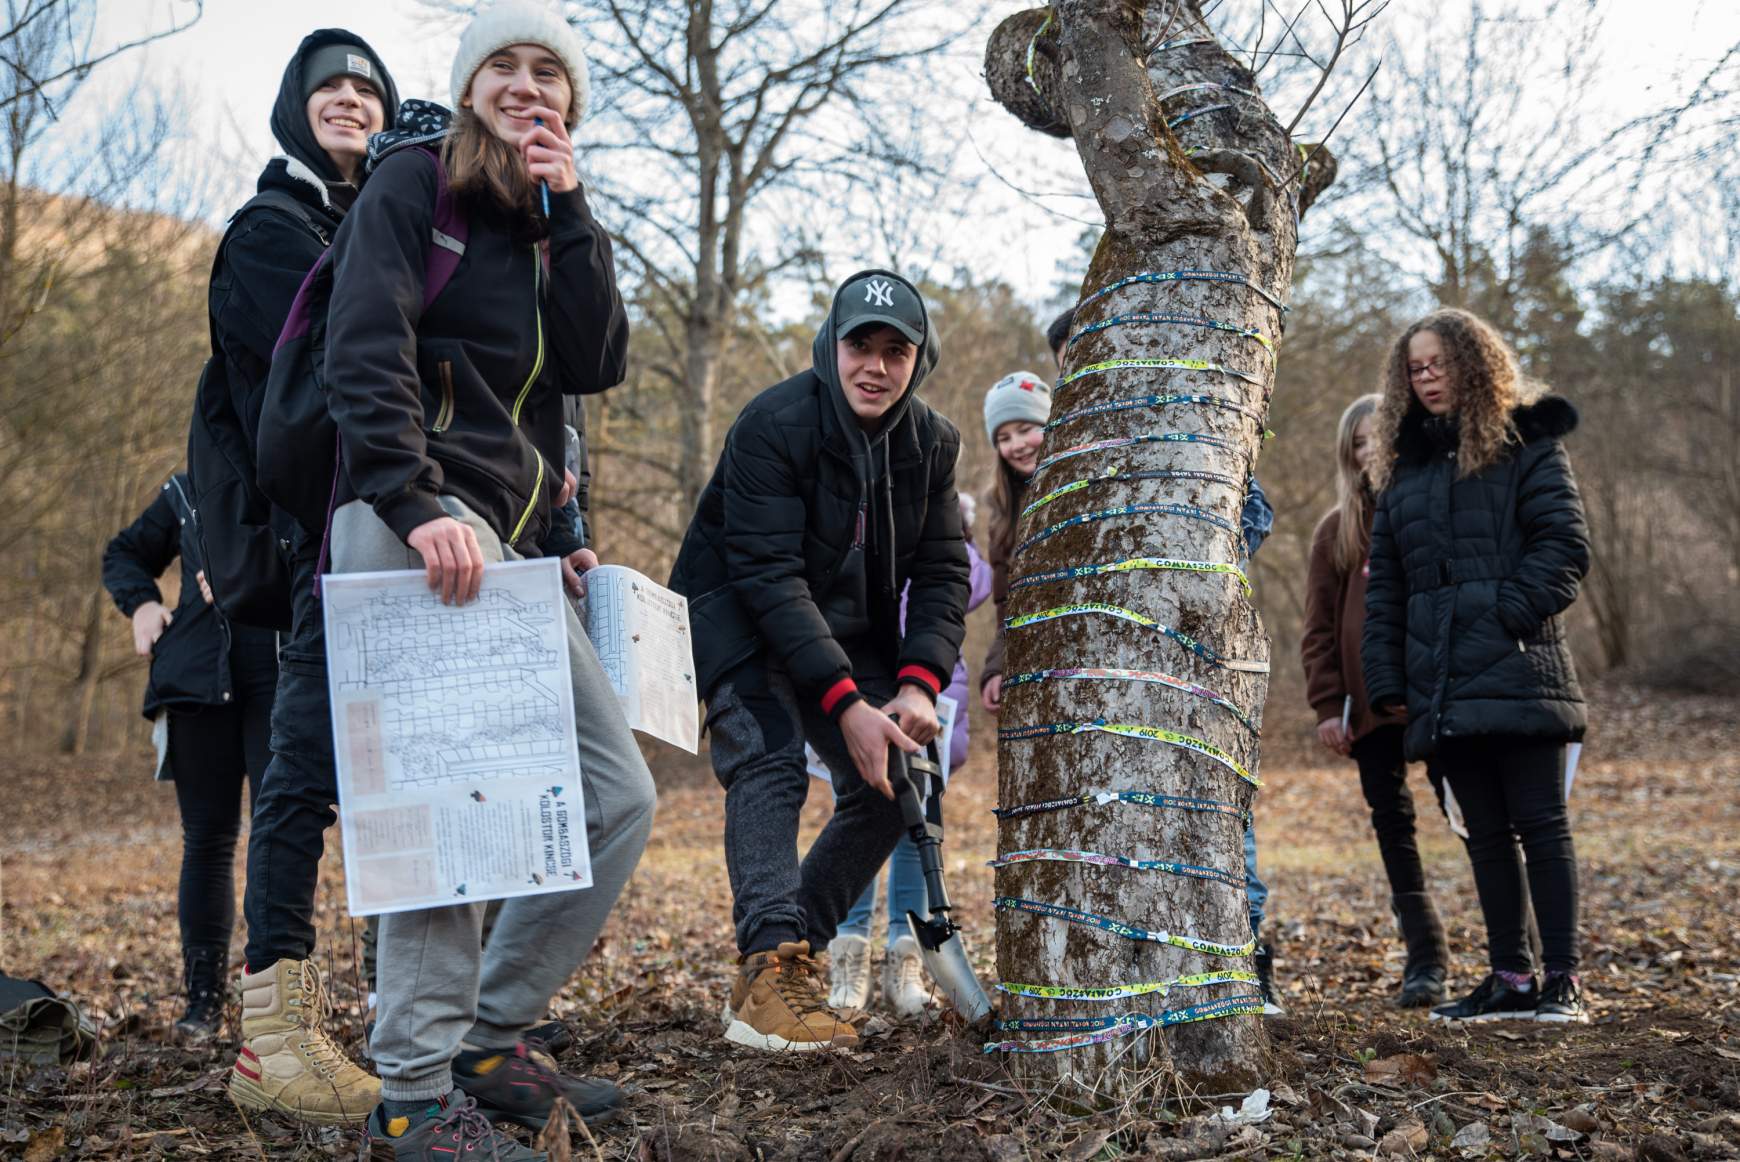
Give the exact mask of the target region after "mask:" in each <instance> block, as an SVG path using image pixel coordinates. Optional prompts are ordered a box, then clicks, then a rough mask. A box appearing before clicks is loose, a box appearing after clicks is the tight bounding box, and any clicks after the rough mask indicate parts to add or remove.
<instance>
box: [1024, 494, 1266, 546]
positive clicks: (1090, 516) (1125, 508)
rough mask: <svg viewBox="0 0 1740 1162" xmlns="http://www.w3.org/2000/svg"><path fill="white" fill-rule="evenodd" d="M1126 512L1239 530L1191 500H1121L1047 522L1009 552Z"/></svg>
mask: <svg viewBox="0 0 1740 1162" xmlns="http://www.w3.org/2000/svg"><path fill="white" fill-rule="evenodd" d="M1125 516H1178V517H1186V518H1188V519H1190V520H1199V521H1202V522H1203V523H1204V524H1211V525H1213V526H1215V527H1216V528H1218V529H1221V530H1222V531H1224V532H1229V533H1233V534H1237V533H1238V531H1239V529H1238V526H1236V525H1234V524H1233V523H1232V522H1231V521H1229V520H1227V519H1226V518H1225V517H1223V516H1219V515H1217V514H1215V513H1212V512H1209V511H1207V510H1206V509H1201V508H1198V507H1197V506H1196V505H1194V504H1171V503H1166V504H1120V505H1118V506H1117V507H1115V508H1102V509H1100V510H1098V511H1096V512H1084V513H1080V514H1078V515H1076V516H1072V517H1070V518H1069V519H1067V520H1060V521H1058V522H1057V523H1056V524H1053V525H1048V526H1047V527H1045V528H1043V529H1040V530H1039V531H1038V532H1036V533H1034V534H1033V535H1032V536H1030V537H1028V538H1027V539H1026V540H1024V541H1022V542H1021V543H1020V544H1019V545H1016V546H1015V548H1014V549H1013V550H1011V552H1010V554H1009V555H1010V556H1011V557H1016V556H1020V555H1021V554H1022V553H1024V552H1026V551H1027V550H1028V549H1030V548H1032V547H1033V546H1034V545H1037V544H1038V543H1039V542H1041V541H1045V540H1049V539H1051V538H1052V537H1054V536H1056V535H1057V534H1058V533H1061V532H1063V531H1064V530H1065V529H1071V528H1076V527H1078V526H1080V525H1085V524H1093V523H1095V522H1097V521H1102V520H1114V519H1116V518H1118V517H1125Z"/></svg>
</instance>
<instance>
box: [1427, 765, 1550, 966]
mask: <svg viewBox="0 0 1740 1162" xmlns="http://www.w3.org/2000/svg"><path fill="white" fill-rule="evenodd" d="M1432 762H1433V765H1434V767H1436V768H1437V769H1438V770H1440V771H1442V772H1443V773H1444V777H1445V778H1446V779H1448V780H1449V782H1450V789H1451V790H1453V791H1455V792H1456V801H1457V802H1458V803H1460V804H1461V805H1462V817H1463V819H1464V820H1465V821H1466V822H1467V824H1468V858H1469V861H1470V862H1471V863H1472V864H1473V866H1474V887H1475V890H1476V891H1478V892H1479V894H1480V910H1481V912H1482V913H1484V915H1485V917H1486V947H1487V956H1488V958H1489V960H1490V961H1491V964H1492V967H1493V968H1494V969H1495V970H1502V971H1505V972H1521V973H1526V972H1531V971H1533V968H1534V965H1533V962H1532V960H1531V958H1530V955H1529V937H1528V911H1529V904H1530V902H1531V901H1532V902H1533V905H1534V913H1535V916H1536V918H1537V920H1538V922H1539V924H1540V937H1541V959H1542V962H1543V966H1544V967H1545V968H1546V970H1547V971H1548V972H1574V971H1576V968H1577V962H1578V955H1577V855H1576V852H1575V851H1574V850H1573V849H1572V846H1571V822H1570V817H1569V816H1568V815H1567V814H1566V812H1565V745H1564V743H1562V742H1550V741H1545V740H1542V739H1535V738H1518V737H1514V736H1507V735H1490V736H1487V737H1483V738H1458V739H1445V740H1443V741H1441V742H1440V743H1439V746H1438V753H1437V754H1436V755H1434V756H1433V759H1432ZM1519 844H1520V846H1521V851H1520V853H1519V851H1518V845H1519Z"/></svg>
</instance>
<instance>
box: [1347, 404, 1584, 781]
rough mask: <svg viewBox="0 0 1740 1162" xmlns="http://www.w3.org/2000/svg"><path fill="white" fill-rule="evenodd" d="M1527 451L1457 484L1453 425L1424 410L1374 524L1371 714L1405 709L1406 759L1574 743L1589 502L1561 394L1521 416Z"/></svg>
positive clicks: (1519, 449) (1414, 415)
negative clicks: (1577, 633) (1465, 743)
mask: <svg viewBox="0 0 1740 1162" xmlns="http://www.w3.org/2000/svg"><path fill="white" fill-rule="evenodd" d="M1512 422H1513V424H1514V426H1515V428H1516V432H1517V435H1518V437H1519V443H1518V444H1516V445H1513V446H1512V447H1511V448H1510V449H1508V450H1507V451H1506V453H1505V454H1504V455H1503V457H1502V458H1500V459H1499V461H1498V462H1497V463H1495V464H1493V465H1491V466H1489V467H1488V468H1486V469H1484V470H1482V471H1480V472H1477V473H1475V474H1474V475H1472V476H1468V477H1465V478H1462V479H1458V478H1457V468H1456V444H1457V430H1456V426H1455V424H1454V421H1450V422H1445V421H1442V420H1434V419H1432V418H1431V417H1430V416H1428V415H1427V414H1426V413H1425V412H1424V411H1423V410H1421V409H1419V408H1415V409H1414V410H1412V411H1410V412H1409V414H1408V416H1407V417H1406V418H1405V419H1404V420H1403V421H1402V425H1401V430H1400V431H1399V432H1398V433H1397V435H1396V443H1395V448H1396V452H1397V459H1396V465H1395V470H1394V473H1393V475H1392V476H1391V479H1390V484H1389V487H1387V488H1385V489H1384V491H1383V492H1382V493H1380V494H1379V495H1378V499H1377V511H1376V514H1375V517H1374V520H1373V523H1372V540H1371V578H1370V584H1369V585H1368V586H1367V589H1366V606H1365V608H1366V620H1365V634H1364V638H1363V640H1362V642H1361V661H1362V664H1363V666H1364V668H1365V681H1366V690H1367V695H1368V697H1369V698H1370V700H1371V704H1372V705H1373V706H1378V705H1382V704H1385V703H1395V702H1404V701H1405V702H1406V704H1407V708H1408V727H1407V736H1406V740H1405V743H1404V749H1405V750H1406V753H1407V757H1408V758H1409V759H1422V758H1425V757H1427V756H1429V755H1431V754H1432V753H1434V751H1436V749H1437V746H1438V741H1439V739H1441V738H1449V737H1453V736H1454V737H1466V736H1469V735H1494V734H1512V735H1523V736H1526V737H1530V738H1547V739H1562V740H1565V741H1571V740H1574V739H1577V738H1580V737H1582V733H1583V728H1584V725H1585V718H1584V708H1583V693H1582V690H1581V689H1580V688H1579V687H1578V684H1577V675H1576V671H1575V670H1574V668H1573V667H1572V664H1571V654H1570V650H1569V649H1568V648H1567V646H1566V643H1565V628H1564V623H1563V619H1562V618H1561V616H1560V615H1561V614H1562V613H1563V612H1564V611H1565V609H1566V608H1567V607H1569V606H1570V604H1571V602H1572V601H1574V600H1575V599H1576V597H1577V590H1578V587H1579V585H1580V583H1581V581H1582V579H1583V577H1584V575H1585V574H1587V573H1588V571H1589V530H1588V527H1587V526H1586V525H1585V523H1584V521H1583V502H1582V500H1581V499H1580V498H1579V496H1578V494H1577V482H1576V480H1575V479H1574V478H1573V476H1572V474H1571V462H1570V459H1569V457H1567V456H1566V454H1565V447H1564V445H1563V444H1562V443H1561V442H1560V441H1561V439H1562V438H1563V437H1564V436H1566V435H1567V434H1569V433H1570V432H1571V431H1572V430H1573V429H1574V428H1575V427H1576V426H1577V411H1576V409H1575V408H1573V407H1572V406H1571V404H1570V403H1569V402H1568V401H1567V400H1565V399H1563V398H1561V397H1559V396H1551V395H1549V396H1546V397H1544V398H1542V399H1541V400H1539V401H1538V402H1536V403H1534V404H1532V405H1529V406H1526V407H1521V408H1518V409H1517V410H1516V411H1515V412H1514V413H1513V415H1512Z"/></svg>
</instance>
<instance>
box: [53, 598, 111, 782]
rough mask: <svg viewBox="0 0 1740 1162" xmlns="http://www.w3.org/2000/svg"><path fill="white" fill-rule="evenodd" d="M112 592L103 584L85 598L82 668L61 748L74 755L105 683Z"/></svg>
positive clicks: (88, 728) (80, 747)
mask: <svg viewBox="0 0 1740 1162" xmlns="http://www.w3.org/2000/svg"><path fill="white" fill-rule="evenodd" d="M107 604H108V594H107V593H105V592H104V591H103V587H102V586H101V585H98V586H96V587H95V588H94V589H92V590H91V594H90V596H89V597H88V598H87V599H86V600H85V624H84V636H83V642H82V644H81V645H80V646H79V672H78V677H77V678H76V679H74V685H73V709H72V714H71V715H70V716H69V717H68V719H67V724H66V733H65V735H64V736H63V738H62V741H61V749H62V750H64V751H66V753H68V754H72V755H82V754H84V753H85V747H86V745H87V744H88V743H89V742H90V737H91V713H92V711H93V710H94V709H95V707H96V702H97V689H98V687H100V686H101V685H102V683H103V638H104V637H105V634H104V633H103V608H104V606H106V605H107Z"/></svg>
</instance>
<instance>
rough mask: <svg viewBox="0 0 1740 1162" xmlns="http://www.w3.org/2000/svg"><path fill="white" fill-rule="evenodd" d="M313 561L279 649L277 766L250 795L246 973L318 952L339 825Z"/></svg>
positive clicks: (300, 576) (299, 566)
mask: <svg viewBox="0 0 1740 1162" xmlns="http://www.w3.org/2000/svg"><path fill="white" fill-rule="evenodd" d="M315 564H316V561H315V556H314V554H313V553H312V552H310V551H308V549H307V548H305V549H304V550H303V551H301V552H299V553H298V557H297V562H296V581H295V592H296V612H295V619H294V622H293V625H292V629H291V631H290V637H289V640H288V641H286V642H285V643H284V645H283V647H282V648H281V649H280V650H279V651H278V671H279V672H278V696H277V699H276V700H275V701H274V702H273V704H272V761H271V763H270V764H269V765H268V766H267V767H266V774H265V777H264V778H263V779H262V780H261V782H260V787H259V789H258V791H257V792H256V793H255V795H254V816H253V823H252V825H251V826H250V829H249V831H248V884H247V890H246V892H245V894H244V895H243V897H242V910H243V913H244V915H245V916H246V918H247V921H248V951H247V957H248V970H249V971H250V972H262V971H264V970H265V969H266V968H268V967H270V966H271V965H273V964H276V963H277V962H278V961H280V960H306V959H308V957H309V956H310V955H311V954H312V953H313V951H314V889H315V885H316V884H317V883H318V881H319V877H320V857H321V855H322V854H323V853H324V852H325V850H326V829H327V828H328V827H330V826H332V824H333V823H334V822H335V821H337V819H338V815H337V813H336V812H335V811H334V810H333V804H335V803H337V802H338V777H337V774H336V771H335V769H334V767H333V755H332V708H331V700H330V698H329V696H328V694H327V689H326V630H325V626H324V624H323V622H322V620H321V618H322V610H321V607H320V602H319V600H318V599H317V598H316V597H315V596H314V577H315Z"/></svg>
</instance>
